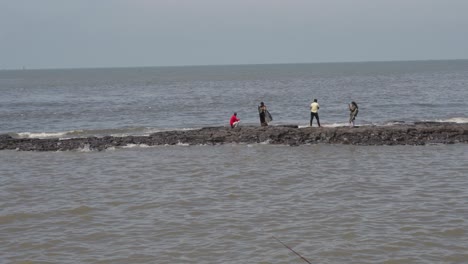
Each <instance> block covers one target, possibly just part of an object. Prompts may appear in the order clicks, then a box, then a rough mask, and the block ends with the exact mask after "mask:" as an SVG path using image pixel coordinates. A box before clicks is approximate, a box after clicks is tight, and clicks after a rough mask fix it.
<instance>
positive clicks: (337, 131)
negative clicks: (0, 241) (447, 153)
mask: <svg viewBox="0 0 468 264" xmlns="http://www.w3.org/2000/svg"><path fill="white" fill-rule="evenodd" d="M262 142H268V143H269V144H280V145H290V146H299V145H306V144H346V145H348V144H349V145H361V146H372V145H426V144H455V143H465V144H466V143H468V124H467V123H465V124H459V123H440V122H416V123H414V124H397V125H391V126H361V127H354V128H350V127H322V128H318V127H302V128H299V127H298V126H297V125H282V126H267V127H260V126H244V127H242V126H241V127H237V128H230V127H224V126H222V127H204V128H201V129H196V130H186V131H180V130H175V131H164V132H157V133H153V134H151V135H149V136H124V137H113V136H104V137H87V138H71V139H59V138H47V139H38V138H13V137H11V136H9V135H7V134H2V135H0V150H18V151H71V150H78V149H85V148H89V149H90V150H98V151H102V150H105V149H108V148H112V147H124V146H127V145H148V146H157V145H177V144H187V145H220V144H231V143H234V144H255V143H262Z"/></svg>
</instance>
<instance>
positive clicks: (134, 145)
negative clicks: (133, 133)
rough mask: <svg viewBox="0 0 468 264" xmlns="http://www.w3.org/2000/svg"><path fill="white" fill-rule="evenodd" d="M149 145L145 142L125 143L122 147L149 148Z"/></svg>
mask: <svg viewBox="0 0 468 264" xmlns="http://www.w3.org/2000/svg"><path fill="white" fill-rule="evenodd" d="M149 147H150V145H147V144H127V145H125V146H123V147H122V148H124V149H131V148H149Z"/></svg>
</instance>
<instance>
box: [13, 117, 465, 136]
mask: <svg viewBox="0 0 468 264" xmlns="http://www.w3.org/2000/svg"><path fill="white" fill-rule="evenodd" d="M422 122H441V123H443V122H449V123H458V124H464V123H468V117H451V118H446V119H435V120H434V119H433V120H422ZM400 124H414V121H402V120H391V121H386V122H379V123H372V122H366V121H361V122H358V123H357V125H358V126H392V125H400ZM279 125H281V124H279ZM322 126H323V127H346V126H349V124H348V123H346V122H340V123H328V124H327V123H325V124H322ZM298 127H299V128H307V127H309V125H308V124H304V123H302V124H299V125H298ZM314 127H317V125H316V124H315V123H314ZM196 129H200V127H198V128H195V127H192V128H154V127H122V128H107V129H89V130H88V129H82V130H71V131H58V132H56V131H51V132H18V133H10V134H9V135H10V136H12V137H13V138H38V139H48V138H59V139H69V138H87V137H105V136H113V137H126V136H149V135H151V134H153V133H157V132H164V131H188V130H196Z"/></svg>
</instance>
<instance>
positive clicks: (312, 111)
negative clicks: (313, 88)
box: [310, 99, 320, 127]
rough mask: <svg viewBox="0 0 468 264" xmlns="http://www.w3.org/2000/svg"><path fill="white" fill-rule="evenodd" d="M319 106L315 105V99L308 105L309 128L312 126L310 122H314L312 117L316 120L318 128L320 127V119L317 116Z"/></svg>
mask: <svg viewBox="0 0 468 264" xmlns="http://www.w3.org/2000/svg"><path fill="white" fill-rule="evenodd" d="M319 108H320V105H319V104H318V103H317V99H314V101H313V102H312V103H311V104H310V126H312V121H314V117H315V118H317V124H318V127H320V119H319V115H318V110H319Z"/></svg>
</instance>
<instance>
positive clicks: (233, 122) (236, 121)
mask: <svg viewBox="0 0 468 264" xmlns="http://www.w3.org/2000/svg"><path fill="white" fill-rule="evenodd" d="M239 122H240V119H239V118H237V113H234V114H233V115H232V116H231V120H230V121H229V124H230V125H231V128H235V127H237V126H238V125H239Z"/></svg>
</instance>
